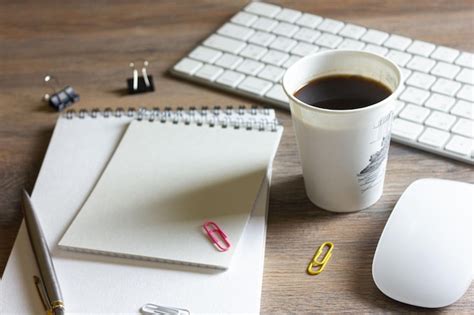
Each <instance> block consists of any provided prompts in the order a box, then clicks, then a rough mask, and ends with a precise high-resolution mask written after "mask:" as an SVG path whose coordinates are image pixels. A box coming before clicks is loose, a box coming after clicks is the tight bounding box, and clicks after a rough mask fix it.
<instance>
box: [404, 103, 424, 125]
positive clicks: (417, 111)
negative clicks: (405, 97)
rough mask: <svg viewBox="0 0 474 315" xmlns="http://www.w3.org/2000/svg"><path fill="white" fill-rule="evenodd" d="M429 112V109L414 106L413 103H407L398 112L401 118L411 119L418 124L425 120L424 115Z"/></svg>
mask: <svg viewBox="0 0 474 315" xmlns="http://www.w3.org/2000/svg"><path fill="white" fill-rule="evenodd" d="M429 114H430V110H429V109H427V108H424V107H421V106H416V105H413V104H408V105H407V106H405V108H404V109H403V110H402V112H401V113H400V114H399V116H400V117H401V118H404V119H406V120H411V121H413V122H417V123H419V124H421V123H423V121H425V119H426V117H428V115H429Z"/></svg>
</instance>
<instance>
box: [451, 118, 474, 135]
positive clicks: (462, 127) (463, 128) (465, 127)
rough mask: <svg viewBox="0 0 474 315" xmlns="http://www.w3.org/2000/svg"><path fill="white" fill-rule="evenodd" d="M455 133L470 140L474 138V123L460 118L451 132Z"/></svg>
mask: <svg viewBox="0 0 474 315" xmlns="http://www.w3.org/2000/svg"><path fill="white" fill-rule="evenodd" d="M451 131H452V132H454V133H457V134H460V135H462V136H466V137H469V138H473V136H474V135H473V133H474V121H472V120H469V119H464V118H460V119H459V120H458V121H457V123H456V125H454V127H453V129H452V130H451Z"/></svg>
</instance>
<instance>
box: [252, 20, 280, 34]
mask: <svg viewBox="0 0 474 315" xmlns="http://www.w3.org/2000/svg"><path fill="white" fill-rule="evenodd" d="M277 25H278V22H277V21H275V20H271V19H267V18H265V17H259V18H258V20H257V21H255V23H253V24H252V27H253V28H255V29H257V30H261V31H265V32H270V31H271V30H272V29H274V28H275V27H276V26H277Z"/></svg>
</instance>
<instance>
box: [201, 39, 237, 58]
mask: <svg viewBox="0 0 474 315" xmlns="http://www.w3.org/2000/svg"><path fill="white" fill-rule="evenodd" d="M204 45H206V46H208V47H211V48H215V49H219V50H222V51H225V52H229V53H233V54H237V53H238V52H239V51H241V50H242V49H243V48H244V47H245V45H246V44H245V43H244V42H241V41H238V40H235V39H232V38H227V37H224V36H220V35H211V36H209V37H208V38H207V39H206V40H205V41H204Z"/></svg>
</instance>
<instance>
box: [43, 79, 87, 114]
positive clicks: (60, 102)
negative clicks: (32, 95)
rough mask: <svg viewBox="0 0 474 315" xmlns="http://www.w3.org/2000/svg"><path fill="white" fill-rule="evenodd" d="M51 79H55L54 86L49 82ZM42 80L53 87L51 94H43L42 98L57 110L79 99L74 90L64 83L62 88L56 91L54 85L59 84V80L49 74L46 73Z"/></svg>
mask: <svg viewBox="0 0 474 315" xmlns="http://www.w3.org/2000/svg"><path fill="white" fill-rule="evenodd" d="M52 80H54V81H55V84H54V86H53V85H52V84H51V81H52ZM44 82H46V83H48V84H50V85H51V87H52V88H53V94H51V95H50V94H45V95H44V96H43V99H44V100H45V101H47V102H48V103H49V105H50V106H51V107H53V108H54V109H56V110H57V111H61V110H63V109H65V108H66V107H69V106H71V105H72V104H74V103H75V102H77V101H79V94H77V93H76V91H74V89H73V88H72V86H70V85H66V86H65V87H64V88H63V89H62V90H60V91H59V92H56V87H57V86H58V85H59V82H58V80H57V79H56V78H55V77H53V76H51V75H46V76H45V77H44Z"/></svg>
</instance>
